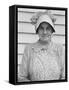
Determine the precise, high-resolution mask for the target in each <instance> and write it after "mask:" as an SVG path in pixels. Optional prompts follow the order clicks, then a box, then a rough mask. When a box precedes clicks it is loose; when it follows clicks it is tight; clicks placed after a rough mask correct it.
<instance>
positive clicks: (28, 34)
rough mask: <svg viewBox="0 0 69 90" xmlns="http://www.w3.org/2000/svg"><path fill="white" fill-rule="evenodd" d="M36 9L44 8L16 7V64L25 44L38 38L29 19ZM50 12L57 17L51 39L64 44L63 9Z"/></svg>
mask: <svg viewBox="0 0 69 90" xmlns="http://www.w3.org/2000/svg"><path fill="white" fill-rule="evenodd" d="M38 11H43V12H44V11H45V9H43V10H41V9H27V8H26V9H25V8H24V9H23V8H19V9H18V64H20V62H21V60H22V55H23V52H24V48H25V46H26V45H27V44H28V43H33V42H36V41H37V40H38V36H37V35H36V34H35V27H34V25H32V24H31V21H30V18H31V17H32V15H34V13H35V12H38ZM52 13H53V14H54V15H55V17H56V19H57V20H56V22H55V30H56V32H55V33H54V37H53V38H52V40H53V41H54V42H56V43H61V44H62V45H63V46H65V11H60V10H52Z"/></svg>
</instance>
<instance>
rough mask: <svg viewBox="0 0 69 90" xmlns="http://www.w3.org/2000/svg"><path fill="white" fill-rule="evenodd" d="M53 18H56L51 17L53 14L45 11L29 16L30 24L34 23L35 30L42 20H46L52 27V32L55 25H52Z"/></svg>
mask: <svg viewBox="0 0 69 90" xmlns="http://www.w3.org/2000/svg"><path fill="white" fill-rule="evenodd" d="M55 20H56V19H55V18H54V17H53V15H51V14H49V13H47V12H46V13H38V14H36V15H35V16H33V17H32V18H31V21H32V24H34V25H35V30H36V31H37V29H38V27H39V25H40V24H41V23H42V22H47V23H48V24H49V25H51V27H52V28H53V32H55V27H54V22H55Z"/></svg>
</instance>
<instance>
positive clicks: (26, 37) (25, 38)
mask: <svg viewBox="0 0 69 90" xmlns="http://www.w3.org/2000/svg"><path fill="white" fill-rule="evenodd" d="M38 39H39V37H38V35H32V34H18V43H35V42H36V41H37V40H38ZM52 40H53V41H54V42H56V43H61V44H65V36H53V38H52Z"/></svg>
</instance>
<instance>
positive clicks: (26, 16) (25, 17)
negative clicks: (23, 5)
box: [18, 12, 65, 24]
mask: <svg viewBox="0 0 69 90" xmlns="http://www.w3.org/2000/svg"><path fill="white" fill-rule="evenodd" d="M33 15H34V14H33V13H20V12H19V13H18V21H23V22H24V21H25V22H31V18H32V16H33ZM55 18H56V22H55V24H65V16H63V15H61V16H59V15H55Z"/></svg>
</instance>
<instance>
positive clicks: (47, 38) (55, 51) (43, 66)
mask: <svg viewBox="0 0 69 90" xmlns="http://www.w3.org/2000/svg"><path fill="white" fill-rule="evenodd" d="M33 21H34V19H33ZM36 21H37V22H36V23H35V30H36V33H37V34H38V36H39V40H38V41H37V42H36V43H33V44H29V45H27V46H26V48H25V51H24V55H23V58H22V62H21V65H20V68H19V75H18V76H19V77H18V81H19V82H21V81H22V82H24V81H41V80H59V79H65V62H64V60H65V58H64V51H63V49H62V46H61V45H59V44H55V43H53V42H52V36H53V33H54V32H55V29H54V23H53V21H54V19H52V18H51V16H50V15H49V14H47V13H46V14H41V15H39V16H38V19H36Z"/></svg>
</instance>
